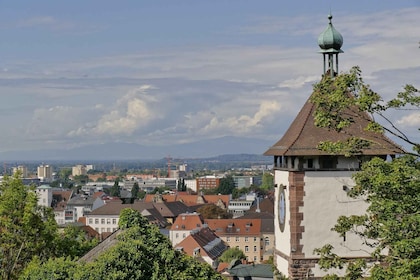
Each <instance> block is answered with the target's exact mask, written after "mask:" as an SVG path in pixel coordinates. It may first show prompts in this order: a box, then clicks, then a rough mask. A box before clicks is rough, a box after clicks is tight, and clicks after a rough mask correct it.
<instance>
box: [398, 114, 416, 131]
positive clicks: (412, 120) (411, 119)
mask: <svg viewBox="0 0 420 280" xmlns="http://www.w3.org/2000/svg"><path fill="white" fill-rule="evenodd" d="M397 124H400V125H403V126H408V127H415V128H420V112H415V113H412V114H409V115H407V116H404V117H402V118H401V119H399V120H398V121H397Z"/></svg>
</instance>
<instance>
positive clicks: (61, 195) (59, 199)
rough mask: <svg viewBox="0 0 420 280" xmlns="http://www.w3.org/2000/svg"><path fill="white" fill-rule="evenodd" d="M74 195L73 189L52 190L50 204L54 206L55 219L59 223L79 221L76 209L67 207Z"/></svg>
mask: <svg viewBox="0 0 420 280" xmlns="http://www.w3.org/2000/svg"><path fill="white" fill-rule="evenodd" d="M72 196H73V191H71V190H53V191H52V203H51V204H50V206H51V207H52V208H53V211H54V215H55V221H56V222H57V224H58V225H64V224H66V223H72V222H74V221H77V218H76V211H74V210H73V209H70V210H68V209H67V202H68V201H70V199H71V198H72Z"/></svg>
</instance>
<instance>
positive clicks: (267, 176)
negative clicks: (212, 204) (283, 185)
mask: <svg viewBox="0 0 420 280" xmlns="http://www.w3.org/2000/svg"><path fill="white" fill-rule="evenodd" d="M273 188H274V176H273V175H272V174H271V173H269V172H264V174H263V176H262V184H261V189H263V190H272V189H273Z"/></svg>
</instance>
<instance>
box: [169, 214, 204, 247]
mask: <svg viewBox="0 0 420 280" xmlns="http://www.w3.org/2000/svg"><path fill="white" fill-rule="evenodd" d="M203 225H204V219H203V218H202V217H201V215H200V214H199V213H183V214H180V215H179V216H178V217H177V218H176V219H175V222H174V223H173V225H172V226H171V229H170V230H169V239H170V240H171V242H172V246H175V245H176V244H178V243H180V242H181V241H182V240H184V239H185V238H186V237H187V236H189V235H190V233H191V231H192V230H195V229H201V228H202V227H203Z"/></svg>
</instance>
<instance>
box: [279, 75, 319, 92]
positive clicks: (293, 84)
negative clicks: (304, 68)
mask: <svg viewBox="0 0 420 280" xmlns="http://www.w3.org/2000/svg"><path fill="white" fill-rule="evenodd" d="M318 81H319V76H307V77H302V76H301V77H297V78H295V79H289V80H284V81H282V82H281V83H280V84H279V87H288V88H292V89H296V88H301V87H303V86H305V85H306V84H308V83H311V84H313V83H315V82H318Z"/></svg>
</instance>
